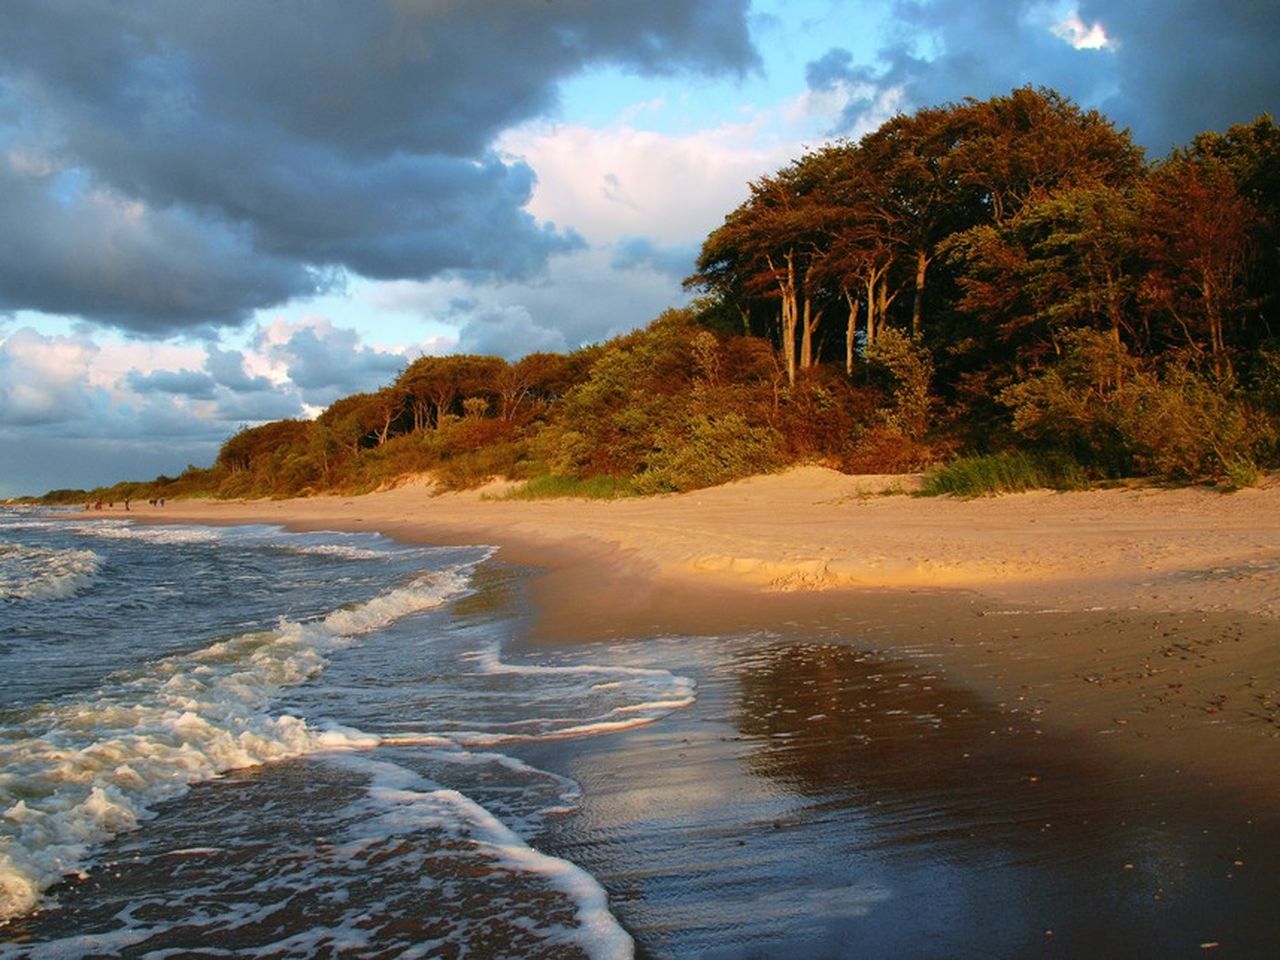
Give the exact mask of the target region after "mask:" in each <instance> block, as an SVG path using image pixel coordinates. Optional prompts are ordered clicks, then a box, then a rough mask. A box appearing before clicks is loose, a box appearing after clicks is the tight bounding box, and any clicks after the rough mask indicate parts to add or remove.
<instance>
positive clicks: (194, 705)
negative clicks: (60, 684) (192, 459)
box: [0, 564, 472, 921]
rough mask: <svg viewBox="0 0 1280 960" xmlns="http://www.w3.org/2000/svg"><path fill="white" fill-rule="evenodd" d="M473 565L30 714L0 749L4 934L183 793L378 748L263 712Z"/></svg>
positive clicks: (451, 590) (444, 592) (450, 592)
mask: <svg viewBox="0 0 1280 960" xmlns="http://www.w3.org/2000/svg"><path fill="white" fill-rule="evenodd" d="M471 566H472V565H471V564H467V565H463V566H459V567H455V568H452V569H450V570H446V571H442V572H436V573H433V574H430V575H427V576H423V577H420V578H418V579H416V580H414V581H412V582H411V583H408V584H406V585H404V586H402V587H398V588H396V589H393V590H390V591H388V592H387V593H384V594H382V595H380V596H378V597H375V598H373V599H372V600H369V601H367V602H365V603H360V604H354V605H352V606H349V607H345V608H341V609H338V610H335V611H333V612H331V613H329V614H328V615H327V616H325V617H324V618H322V619H319V620H313V621H308V622H296V621H290V620H283V619H282V620H281V621H280V622H279V623H278V624H277V626H276V627H275V628H274V629H271V630H264V631H256V632H251V633H246V634H242V635H240V636H237V637H233V638H231V639H228V640H225V641H221V642H219V643H215V644H213V645H211V646H209V647H206V648H204V649H202V650H199V651H196V652H194V653H190V654H183V655H179V656H172V657H167V658H165V659H163V660H160V661H158V662H156V663H154V664H152V665H151V666H150V667H149V669H148V670H147V672H146V673H144V674H137V675H133V676H127V675H126V676H116V677H113V678H110V679H109V680H108V681H107V682H105V683H104V684H103V685H102V686H101V687H100V688H99V689H98V690H97V691H96V692H95V695H94V696H93V697H92V698H90V699H83V700H77V701H74V702H68V703H58V704H53V705H47V706H42V707H39V708H37V709H36V710H35V711H34V712H33V714H32V715H31V716H30V717H28V718H27V719H26V720H24V721H22V722H19V723H16V724H13V725H11V726H10V727H9V729H7V730H6V732H5V733H6V736H5V738H4V739H3V740H2V741H0V921H2V920H3V919H4V918H9V917H13V916H17V915H20V914H23V913H26V912H29V911H30V910H32V909H34V908H35V907H36V906H37V905H38V903H39V900H40V896H41V894H42V892H43V891H44V890H45V889H47V888H48V887H49V886H50V885H52V884H53V883H56V882H57V881H58V880H59V879H61V878H62V877H64V876H67V875H70V874H83V871H84V869H85V868H86V866H87V865H88V863H89V860H90V858H91V856H92V853H93V850H94V848H95V847H96V846H97V845H99V844H101V843H102V842H103V841H104V840H106V839H107V838H109V837H111V836H113V835H115V834H118V833H120V832H123V831H126V830H130V829H133V828H134V827H136V826H137V824H138V823H139V821H141V820H144V819H147V818H148V817H149V816H150V815H151V811H152V809H153V808H154V806H155V805H156V804H157V803H159V802H161V801H163V800H166V799H170V798H173V797H176V796H179V795H181V794H183V793H185V792H186V790H187V789H188V786H189V784H191V783H193V782H196V781H200V780H207V779H210V778H213V777H215V776H217V775H218V774H220V773H222V772H224V771H226V770H230V769H234V768H238V767H246V766H254V765H257V764H261V763H264V762H267V761H270V760H279V759H284V758H287V757H296V756H301V755H304V754H310V753H315V752H318V751H326V750H334V749H354V748H366V747H371V746H375V745H376V744H377V743H378V738H377V737H373V736H370V735H367V734H363V733H360V732H359V731H355V730H351V729H348V728H343V727H337V726H335V727H333V728H331V729H327V730H319V729H313V728H312V727H310V726H309V725H308V724H307V723H306V722H305V721H304V720H302V719H299V718H297V717H293V716H288V715H282V716H271V715H269V714H268V713H267V712H266V711H267V709H268V708H269V706H270V704H271V702H272V701H273V700H274V699H275V698H276V696H277V695H278V694H279V693H280V691H281V690H282V689H284V688H286V687H290V686H295V685H297V684H300V683H302V682H304V681H306V680H308V679H310V678H312V677H314V676H315V675H317V674H318V673H319V672H320V671H322V670H323V669H324V667H325V665H326V664H327V662H328V659H327V657H328V655H329V654H330V653H332V652H333V651H335V650H338V649H341V648H342V647H344V646H347V645H349V644H351V643H354V642H355V640H356V638H357V637H359V636H361V635H363V634H367V633H370V632H372V631H375V630H378V629H380V628H382V627H384V626H386V625H388V624H390V623H392V622H394V621H396V620H398V619H400V618H402V617H405V616H408V615H410V614H413V613H417V612H420V611H423V610H427V609H431V608H433V607H437V606H439V605H440V604H442V603H443V602H445V601H446V600H448V599H449V598H450V597H453V596H456V595H458V594H459V593H460V592H462V591H463V590H464V589H465V588H466V586H467V584H468V582H469V573H470V570H471Z"/></svg>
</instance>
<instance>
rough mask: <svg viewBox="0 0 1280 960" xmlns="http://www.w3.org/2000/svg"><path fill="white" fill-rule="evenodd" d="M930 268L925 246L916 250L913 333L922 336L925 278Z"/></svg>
mask: <svg viewBox="0 0 1280 960" xmlns="http://www.w3.org/2000/svg"><path fill="white" fill-rule="evenodd" d="M928 269H929V254H928V252H927V251H926V250H924V249H923V248H921V249H919V250H917V251H916V295H915V299H914V300H913V301H912V303H911V335H912V336H913V337H918V336H920V330H921V327H922V326H923V323H924V319H923V318H924V278H925V273H926V272H927V271H928Z"/></svg>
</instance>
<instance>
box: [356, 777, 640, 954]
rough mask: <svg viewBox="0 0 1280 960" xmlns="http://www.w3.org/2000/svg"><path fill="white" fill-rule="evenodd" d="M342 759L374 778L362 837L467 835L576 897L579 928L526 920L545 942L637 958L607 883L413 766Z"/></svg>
mask: <svg viewBox="0 0 1280 960" xmlns="http://www.w3.org/2000/svg"><path fill="white" fill-rule="evenodd" d="M505 759H506V760H507V761H509V762H511V763H515V764H519V761H517V760H513V759H512V758H505ZM338 762H340V763H342V764H343V765H344V766H348V767H350V768H352V769H354V770H357V771H360V772H362V773H365V774H366V775H367V776H369V778H370V782H369V790H368V797H367V799H368V802H369V806H370V809H369V813H368V815H367V816H362V817H360V818H359V820H360V825H359V827H358V828H357V829H356V836H355V838H354V839H356V840H363V841H365V842H379V841H382V840H384V839H385V838H386V837H388V836H394V835H399V834H403V833H404V832H406V830H408V829H424V828H428V829H434V830H440V831H443V832H445V833H446V834H450V835H452V836H454V837H457V838H460V839H465V840H466V841H467V842H468V843H469V844H470V845H471V846H472V847H473V848H474V850H475V853H476V854H478V855H479V856H480V857H482V858H483V859H484V860H486V861H489V862H490V863H493V864H496V865H498V866H500V867H502V868H504V869H506V870H509V871H512V872H514V873H517V874H525V875H528V876H530V877H532V878H535V879H537V880H538V881H540V882H541V883H544V884H546V886H548V887H549V888H551V889H552V890H554V891H556V892H557V893H559V894H561V895H563V896H565V897H566V898H568V899H569V900H570V901H571V902H572V903H573V906H574V921H575V923H574V925H573V926H565V925H559V924H555V923H552V922H550V921H546V920H534V919H533V918H529V919H528V920H526V921H524V925H526V926H528V927H529V928H530V929H531V930H532V931H533V932H535V933H536V934H537V935H538V937H539V938H540V939H541V940H542V942H543V943H546V944H550V945H553V946H554V945H563V946H565V947H577V948H578V949H580V950H582V951H583V952H585V953H586V954H587V956H589V957H592V958H597V960H617V958H629V957H632V956H634V954H635V944H634V942H633V941H632V939H631V936H630V935H629V934H628V933H627V932H626V931H625V930H624V929H623V928H622V927H621V925H620V924H619V923H618V921H617V919H616V918H615V917H614V916H613V914H612V913H610V912H609V898H608V895H607V894H606V893H605V891H604V888H603V887H601V886H600V884H599V883H598V882H597V881H596V879H595V878H594V877H593V876H591V874H589V873H587V872H586V871H585V870H583V869H582V868H581V867H578V866H576V865H574V864H572V863H570V862H569V861H567V860H562V859H560V858H558V857H552V856H549V855H547V854H544V853H541V852H539V851H537V850H535V849H533V848H532V847H530V846H529V845H528V844H527V843H525V842H524V840H522V839H521V838H520V837H519V836H518V835H517V834H516V833H514V832H513V831H512V830H510V829H509V828H507V827H506V826H505V825H503V824H502V823H501V822H500V821H499V820H498V819H497V818H495V817H494V816H493V815H492V814H491V813H489V811H487V810H485V809H484V807H482V806H480V805H479V804H477V803H475V802H474V801H473V800H471V799H470V798H469V797H467V796H465V795H464V794H461V793H459V792H458V791H456V790H450V789H447V788H442V787H439V786H438V785H437V784H434V783H432V782H431V781H429V780H427V779H426V778H425V777H422V776H420V775H418V774H416V773H414V772H413V771H411V770H407V769H405V768H404V767H401V766H398V765H396V764H392V763H387V762H384V761H379V760H372V759H369V758H366V757H343V758H341V759H340V760H339V761H338ZM526 769H528V768H526Z"/></svg>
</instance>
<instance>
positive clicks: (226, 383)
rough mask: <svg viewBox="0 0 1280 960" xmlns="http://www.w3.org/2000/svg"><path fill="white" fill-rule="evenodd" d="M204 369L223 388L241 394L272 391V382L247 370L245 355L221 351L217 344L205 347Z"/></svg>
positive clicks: (236, 351)
mask: <svg viewBox="0 0 1280 960" xmlns="http://www.w3.org/2000/svg"><path fill="white" fill-rule="evenodd" d="M204 368H205V370H207V371H208V372H209V375H210V376H211V377H213V379H214V380H215V381H216V382H217V383H218V384H219V385H220V386H223V387H226V388H227V389H229V390H235V391H238V392H241V393H247V392H250V391H261V390H270V389H271V388H272V386H273V385H272V382H271V380H269V379H268V378H267V377H264V376H262V375H258V376H250V375H249V374H248V372H247V371H246V370H245V366H244V354H243V353H242V352H240V351H239V350H221V349H219V348H218V346H217V345H216V344H212V343H211V344H208V345H207V346H206V347H205V361H204Z"/></svg>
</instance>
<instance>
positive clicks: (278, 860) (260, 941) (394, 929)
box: [0, 511, 695, 958]
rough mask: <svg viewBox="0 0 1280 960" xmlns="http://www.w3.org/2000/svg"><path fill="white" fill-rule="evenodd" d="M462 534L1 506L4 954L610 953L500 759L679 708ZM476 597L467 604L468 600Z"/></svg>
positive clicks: (536, 814) (556, 781)
mask: <svg viewBox="0 0 1280 960" xmlns="http://www.w3.org/2000/svg"><path fill="white" fill-rule="evenodd" d="M522 578H523V573H522V572H521V571H519V570H516V569H513V568H510V567H507V566H505V565H503V564H501V563H499V562H496V561H494V560H493V558H492V551H491V550H490V549H489V548H487V547H484V546H475V547H451V548H435V547H414V546H406V545H403V544H397V543H395V542H393V541H390V540H388V539H385V538H382V537H380V536H378V535H375V534H368V535H365V534H340V533H309V534H294V533H286V532H284V531H283V530H281V529H278V528H275V527H267V526H246V527H227V528H217V529H211V528H197V527H181V526H164V527H155V526H135V525H133V524H131V523H130V522H128V520H126V519H124V518H122V517H120V516H119V515H114V516H111V517H105V518H104V517H99V516H96V515H95V516H86V515H80V514H66V515H61V516H54V515H50V514H47V513H41V512H39V511H29V512H22V511H6V512H4V513H0V918H3V926H0V957H17V956H21V957H79V956H89V955H94V956H146V957H156V958H161V957H169V956H179V955H182V956H189V955H199V956H227V955H234V956H255V957H292V956H338V955H341V956H358V957H415V956H422V957H436V956H494V957H498V956H512V957H537V956H547V957H572V956H587V957H626V956H631V955H632V954H633V952H634V944H633V942H632V939H631V936H630V935H629V934H628V933H627V932H626V931H625V930H624V929H623V927H622V926H621V925H620V924H619V922H618V920H617V919H616V917H615V916H614V914H613V913H612V912H611V909H610V905H609V902H608V898H607V897H606V895H605V892H604V890H603V888H602V887H601V885H600V883H599V882H598V881H597V879H596V878H595V877H593V876H592V875H591V874H590V873H589V872H587V871H586V870H585V869H583V868H582V867H580V866H578V865H575V864H574V863H572V862H570V861H569V860H567V859H564V858H561V857H556V856H551V855H548V854H546V853H542V852H540V851H539V849H538V846H537V840H538V838H539V837H540V836H543V835H546V834H547V833H548V832H549V831H551V830H552V828H553V827H554V824H555V823H556V822H557V821H558V820H560V819H564V818H567V817H571V816H573V815H574V812H575V811H576V810H578V808H579V807H580V805H581V803H582V791H581V788H580V787H579V785H578V783H577V782H575V781H574V780H573V779H570V778H569V777H566V776H564V775H562V774H558V773H554V772H551V771H549V770H544V769H540V768H539V767H538V766H535V765H533V764H531V763H530V762H527V761H526V760H522V759H520V758H519V757H518V756H516V753H518V752H519V749H518V748H519V747H521V746H524V747H528V746H529V745H531V744H535V745H536V744H538V743H541V742H545V741H549V740H558V739H562V738H589V737H592V736H595V735H597V734H603V733H609V732H615V731H619V730H625V729H628V728H633V727H637V726H640V725H644V724H647V723H649V722H651V721H653V720H656V719H658V718H660V717H663V716H665V715H667V714H669V713H671V712H672V711H675V710H678V709H680V708H682V707H685V706H687V705H689V704H690V703H692V702H693V700H694V697H695V694H694V684H693V682H692V681H690V680H688V679H686V678H684V677H681V676H677V675H675V674H673V673H672V672H670V671H668V670H665V669H662V668H661V667H660V666H652V665H651V666H644V665H627V666H619V665H610V664H607V663H593V662H589V661H584V659H583V658H582V657H578V658H576V659H575V658H574V657H572V656H566V655H564V654H563V653H561V654H560V655H559V656H558V657H557V658H556V660H555V662H554V664H551V663H550V662H549V661H540V658H539V656H538V655H537V653H536V652H526V653H523V654H516V653H512V652H511V651H510V650H509V649H508V648H509V646H510V638H511V633H512V624H513V622H517V621H518V619H519V615H520V603H521V600H520V590H519V586H520V584H521V583H522ZM460 613H461V614H464V615H460Z"/></svg>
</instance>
